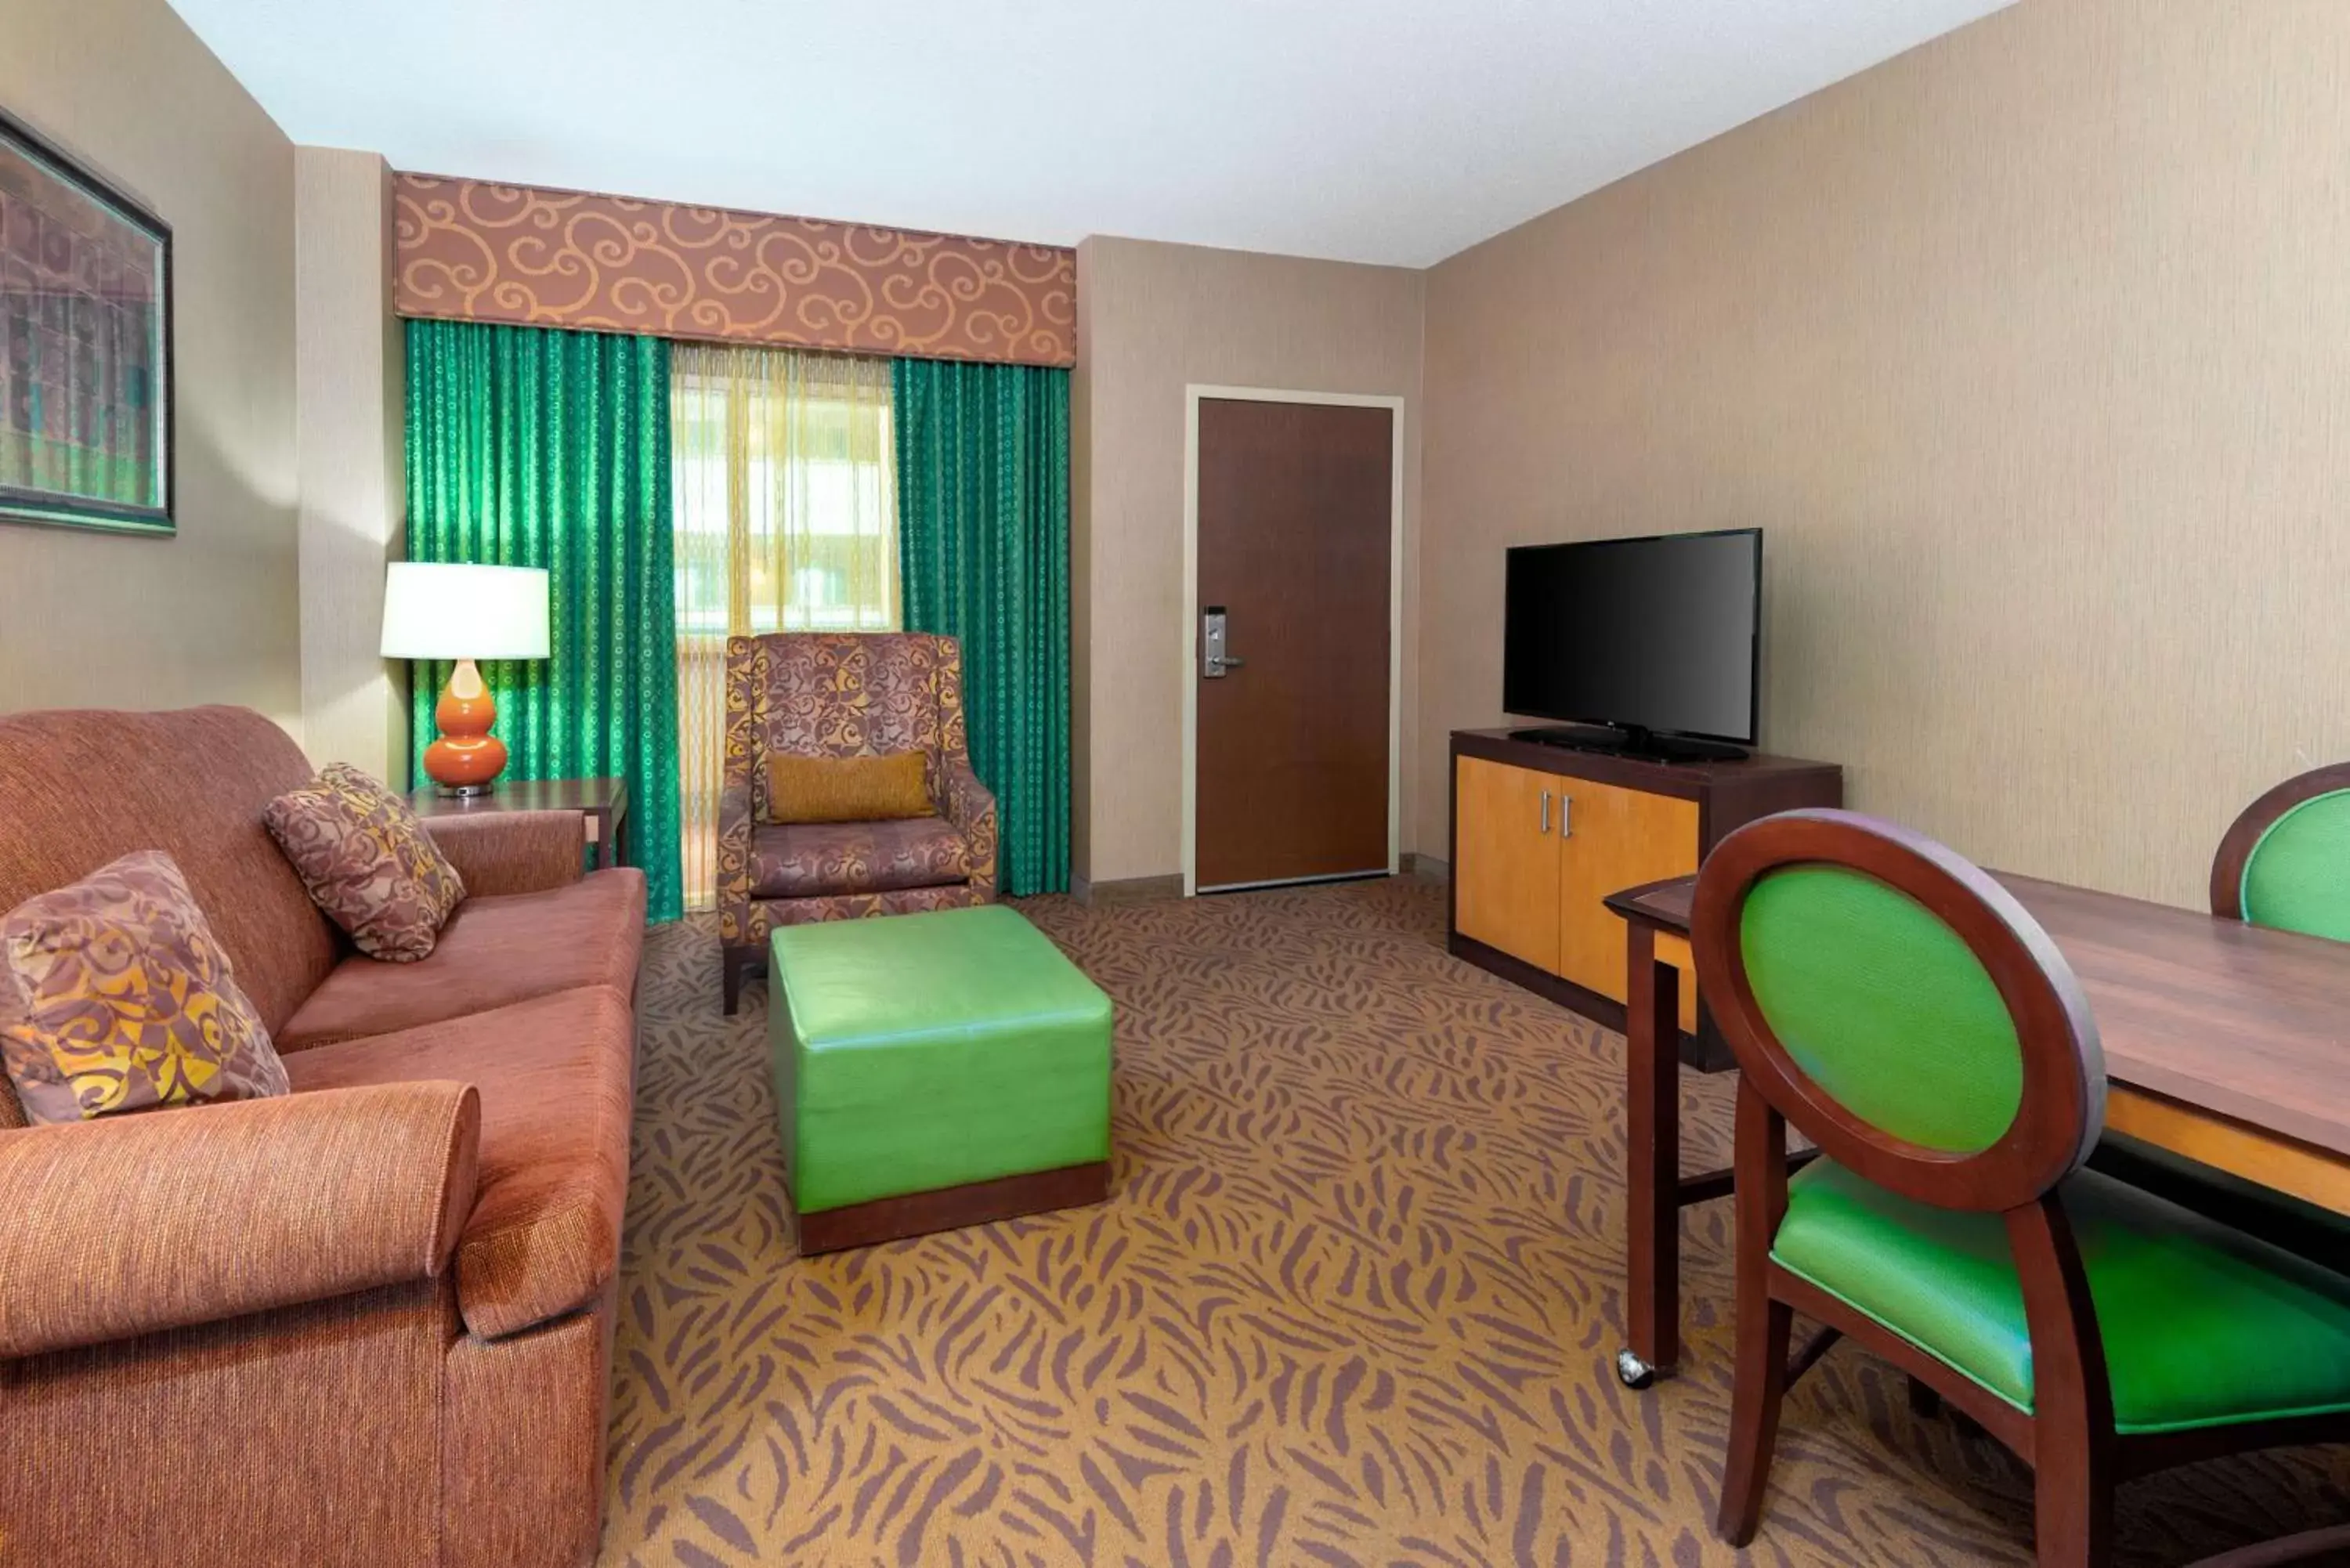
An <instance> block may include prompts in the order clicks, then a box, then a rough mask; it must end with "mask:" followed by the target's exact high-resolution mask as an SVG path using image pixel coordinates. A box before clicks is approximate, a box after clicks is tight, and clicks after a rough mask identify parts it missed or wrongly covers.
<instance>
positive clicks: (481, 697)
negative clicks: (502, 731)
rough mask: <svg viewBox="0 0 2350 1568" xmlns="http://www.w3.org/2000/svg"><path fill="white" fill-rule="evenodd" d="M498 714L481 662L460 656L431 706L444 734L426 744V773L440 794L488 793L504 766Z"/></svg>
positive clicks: (503, 745) (435, 719)
mask: <svg viewBox="0 0 2350 1568" xmlns="http://www.w3.org/2000/svg"><path fill="white" fill-rule="evenodd" d="M497 718H498V705H497V703H496V702H494V701H492V700H491V698H490V689H489V687H488V686H487V685H485V684H484V682H483V680H482V671H481V669H480V667H479V666H477V665H476V664H474V662H473V660H472V659H459V660H458V661H457V668H456V669H455V670H452V671H451V672H450V675H449V684H448V686H447V688H446V689H444V690H443V691H442V693H441V701H439V702H438V703H436V704H435V705H434V707H433V709H432V719H433V722H434V723H435V724H437V725H438V726H439V727H440V731H441V738H440V739H438V740H436V741H434V742H432V744H431V745H429V746H427V747H425V748H424V776H425V777H427V778H429V779H431V780H432V782H433V783H434V784H439V785H440V786H441V793H442V794H460V795H463V794H489V792H490V785H491V784H492V782H493V781H494V780H495V779H496V778H497V776H498V775H499V774H502V773H504V772H505V768H506V743H505V742H504V741H501V740H499V739H498V738H497V737H496V736H495V735H493V734H491V733H490V726H491V725H492V724H494V723H496V722H497Z"/></svg>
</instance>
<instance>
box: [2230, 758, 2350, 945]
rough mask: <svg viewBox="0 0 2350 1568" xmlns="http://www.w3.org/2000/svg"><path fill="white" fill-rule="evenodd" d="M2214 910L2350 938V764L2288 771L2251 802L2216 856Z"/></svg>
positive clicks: (2236, 917) (2266, 923) (2339, 938)
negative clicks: (2290, 775) (2294, 772)
mask: <svg viewBox="0 0 2350 1568" xmlns="http://www.w3.org/2000/svg"><path fill="white" fill-rule="evenodd" d="M2211 912H2212V913H2213V914H2215V915H2218V916H2220V917H2221V918H2222V919H2230V920H2243V921H2247V922H2249V923H2250V924H2252V925H2255V926H2275V927H2278V928H2280V929H2283V930H2288V931H2303V932H2306V933H2307V934H2308V935H2310V936H2314V937H2330V938H2332V939H2333V940H2335V941H2337V942H2350V763H2333V764H2332V765H2330V766H2327V767H2322V768H2314V769H2312V770H2311V771H2310V772H2308V773H2305V774H2300V775H2299V776H2297V777H2294V778H2289V779H2287V780H2285V781H2284V783H2282V784H2279V785H2277V786H2276V788H2274V789H2272V790H2271V791H2269V792H2268V793H2267V794H2264V795H2262V796H2261V798H2260V799H2258V800H2256V801H2254V802H2252V804H2251V805H2249V806H2246V807H2245V808H2244V812H2243V815H2241V816H2239V817H2237V818H2236V820H2235V823H2234V825H2233V826H2230V828H2229V829H2228V832H2227V836H2225V837H2224V838H2222V839H2220V851H2219V853H2218V854H2217V855H2215V856H2213V857H2212V859H2211Z"/></svg>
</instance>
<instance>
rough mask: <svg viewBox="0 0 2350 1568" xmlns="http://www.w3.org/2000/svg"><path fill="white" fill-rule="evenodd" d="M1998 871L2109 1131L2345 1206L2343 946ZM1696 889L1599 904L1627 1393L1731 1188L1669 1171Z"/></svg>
mask: <svg viewBox="0 0 2350 1568" xmlns="http://www.w3.org/2000/svg"><path fill="white" fill-rule="evenodd" d="M1992 875H1993V877H1996V878H1997V880H1998V881H1999V883H2000V884H2001V886H2002V887H2004V888H2006V889H2007V890H2008V891H2009V892H2011V893H2012V894H2013V895H2015V898H2016V900H2017V901H2018V902H2019V903H2021V904H2022V906H2023V907H2024V909H2026V910H2028V911H2030V913H2031V914H2032V916H2033V919H2036V920H2038V921H2039V922H2040V924H2041V926H2042V927H2043V929H2046V931H2047V932H2048V934H2049V936H2050V937H2051V938H2052V939H2053V940H2054V941H2055V943H2056V947H2057V949H2058V950H2059V951H2061V952H2062V953H2063V954H2064V959H2065V961H2066V962H2067V963H2069V964H2071V965H2072V968H2073V972H2074V974H2075V975H2076V976H2078V977H2079V979H2080V981H2081V986H2082V989H2083V990H2084V991H2085V992H2087V994H2088V998H2089V1005H2090V1010H2091V1012H2093V1014H2094V1015H2095V1019H2096V1023H2097V1033H2098V1037H2099V1039H2100V1041H2101V1042H2102V1044H2103V1046H2104V1051H2105V1060H2106V1127H2107V1129H2109V1130H2111V1131H2115V1132H2121V1133H2126V1134H2128V1135H2130V1136H2131V1137H2136V1138H2138V1139H2140V1140H2141V1141H2143V1142H2146V1143H2148V1144H2153V1145H2157V1146H2158V1147H2162V1148H2166V1149H2169V1150H2171V1151H2172V1152H2174V1153H2177V1154H2180V1155H2184V1156H2186V1157H2188V1158H2191V1159H2194V1160H2198V1161H2199V1162H2201V1163H2202V1164H2204V1165H2207V1166H2213V1167H2216V1168H2219V1169H2220V1170H2224V1171H2228V1172H2230V1173H2231V1174H2233V1175H2235V1176H2237V1177H2240V1178H2242V1179H2245V1180H2247V1181H2251V1182H2254V1183H2256V1184H2258V1185H2260V1186H2262V1187H2265V1188H2268V1189H2272V1190H2274V1191H2278V1192H2282V1193H2288V1194H2290V1195H2292V1196H2293V1197H2294V1198H2298V1199H2302V1200H2303V1201H2305V1202H2308V1203H2311V1204H2314V1205H2315V1206H2317V1207H2318V1208H2320V1209H2324V1210H2331V1211H2333V1212H2334V1213H2338V1214H2345V1215H2350V944H2344V943H2341V942H2333V941H2327V940H2324V939H2322V938H2318V937H2307V936H2302V935H2299V934H2297V933H2294V932H2291V931H2280V930H2272V929H2268V928H2266V927H2262V926H2251V925H2246V924H2244V923H2243V922H2241V921H2240V920H2231V919H2220V918H2218V917H2216V916H2212V915H2207V914H2199V913H2197V912H2196V911H2193V910H2189V909H2172V908H2170V907H2168V905H2163V904H2153V903H2148V902H2147V901H2145V900H2144V899H2140V898H2123V897H2121V896H2119V895H2117V894H2113V893H2099V892H2093V891H2091V890H2090V889H2088V888H2074V887H2068V886H2066V885H2064V884H2063V883H2060V882H2044V881H2042V880H2040V879H2039V878H2037V877H2016V876H2010V875H2007V874H2005V873H2001V872H1993V873H1992ZM1696 887H1697V878H1696V877H1675V878H1673V879H1672V880H1670V881H1665V882H1651V883H1648V884H1646V885H1644V886H1641V887H1638V888H1627V889H1625V890H1624V891H1623V892H1620V893H1617V894H1616V895H1614V896H1613V897H1611V898H1608V899H1607V906H1608V908H1610V909H1614V910H1615V911H1616V912H1617V914H1618V915H1621V916H1622V917H1623V918H1624V919H1625V921H1626V926H1627V942H1626V948H1627V955H1628V962H1629V965H1630V972H1629V974H1628V975H1627V982H1628V989H1627V992H1626V997H1627V1004H1626V1008H1625V1014H1626V1023H1625V1038H1626V1042H1627V1045H1626V1051H1625V1060H1626V1080H1627V1082H1626V1112H1627V1131H1628V1134H1629V1145H1630V1159H1629V1169H1628V1172H1627V1187H1628V1189H1629V1190H1628V1195H1627V1205H1626V1208H1627V1221H1628V1223H1627V1237H1626V1244H1625V1261H1626V1269H1627V1293H1626V1301H1625V1317H1626V1324H1625V1328H1626V1336H1627V1341H1628V1343H1627V1345H1626V1346H1625V1347H1624V1349H1623V1350H1622V1351H1621V1352H1620V1353H1619V1354H1618V1356H1617V1376H1620V1377H1621V1378H1622V1379H1623V1380H1624V1381H1625V1382H1626V1383H1627V1384H1629V1385H1630V1386H1634V1387H1636V1388H1637V1387H1645V1386H1648V1382H1649V1381H1650V1379H1652V1378H1653V1377H1654V1376H1656V1375H1658V1374H1659V1373H1660V1372H1664V1371H1668V1370H1669V1369H1670V1368H1671V1367H1672V1366H1673V1364H1674V1363H1675V1362H1676V1361H1677V1360H1678V1359H1679V1355H1680V1285H1679V1273H1680V1228H1679V1211H1680V1210H1681V1209H1683V1208H1684V1207H1686V1206H1688V1205H1690V1204H1691V1203H1700V1202H1704V1201H1707V1200H1709V1199H1714V1198H1719V1197H1722V1196H1724V1195H1726V1194H1727V1193H1728V1192H1729V1191H1730V1190H1731V1179H1730V1173H1729V1172H1728V1171H1708V1172H1704V1173H1701V1174H1696V1175H1691V1176H1683V1175H1682V1174H1681V1170H1680V1108H1679V1064H1680V1057H1681V1054H1682V1052H1681V1049H1680V1046H1681V1043H1682V1036H1681V1033H1680V1014H1679V997H1680V973H1681V971H1682V970H1683V969H1684V968H1686V967H1688V966H1690V963H1691V956H1690V945H1689V934H1690V900H1691V897H1692V895H1693V893H1694V891H1695V889H1696ZM1704 1026H1705V1025H1704V1024H1703V1023H1700V1027H1704Z"/></svg>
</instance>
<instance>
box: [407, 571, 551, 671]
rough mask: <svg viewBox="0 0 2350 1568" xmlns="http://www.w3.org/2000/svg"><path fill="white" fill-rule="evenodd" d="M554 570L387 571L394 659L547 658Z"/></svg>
mask: <svg viewBox="0 0 2350 1568" xmlns="http://www.w3.org/2000/svg"><path fill="white" fill-rule="evenodd" d="M546 654H547V636H546V568H544V567H541V566H461V565H456V564H453V563H450V564H443V563H440V562H431V561H394V562H393V563H391V566H390V568H389V569H388V570H387V571H386V573H385V574H384V582H383V656H384V657H385V658H386V659H545V658H546Z"/></svg>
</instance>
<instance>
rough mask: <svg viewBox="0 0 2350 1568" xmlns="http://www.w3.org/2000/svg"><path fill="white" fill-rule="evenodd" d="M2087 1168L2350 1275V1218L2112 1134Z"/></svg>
mask: <svg viewBox="0 0 2350 1568" xmlns="http://www.w3.org/2000/svg"><path fill="white" fill-rule="evenodd" d="M2089 1164H2090V1165H2091V1166H2092V1167H2093V1168H2095V1169H2097V1170H2100V1171H2103V1172H2104V1173H2105V1174H2106V1175H2107V1176H2110V1177H2112V1178H2114V1179H2116V1181H2126V1182H2128V1183H2129V1184H2130V1185H2131V1186H2132V1187H2137V1188H2141V1189H2145V1190H2146V1191H2147V1192H2151V1193H2153V1194H2155V1196H2157V1197H2158V1198H2167V1199H2170V1201H2171V1202H2173V1203H2176V1204H2178V1205H2179V1206H2180V1207H2181V1208H2184V1209H2192V1210H2195V1212H2196V1213H2198V1214H2200V1215H2202V1216H2203V1217H2204V1218H2205V1219H2207V1220H2218V1221H2219V1222H2220V1224H2222V1225H2225V1226H2227V1227H2228V1228H2229V1229H2230V1230H2232V1231H2244V1232H2245V1233H2246V1234H2248V1235H2252V1236H2258V1237H2259V1238H2260V1239H2261V1240H2262V1241H2270V1242H2273V1243H2274V1244H2276V1245H2277V1246H2280V1247H2282V1248H2283V1249H2284V1250H2285V1251H2288V1252H2297V1253H2299V1254H2300V1255H2301V1256H2303V1257H2304V1258H2307V1259H2308V1260H2310V1261H2311V1262H2315V1263H2323V1264H2324V1265H2325V1266H2326V1267H2328V1268H2331V1269H2335V1270H2339V1271H2341V1272H2345V1273H2350V1214H2336V1213H2334V1212H2333V1211H2332V1210H2325V1209H2320V1208H2319V1207H2317V1205H2315V1204H2314V1203H2304V1202H2303V1201H2302V1200H2301V1199H2298V1198H2295V1197H2293V1196H2292V1195H2291V1194H2290V1193H2284V1192H2279V1191H2278V1190H2277V1189H2274V1188H2272V1187H2262V1185H2261V1184H2260V1183H2259V1182H2257V1181H2247V1180H2245V1179H2243V1178H2242V1177H2241V1176H2230V1174H2229V1173H2228V1172H2226V1171H2224V1170H2217V1169H2214V1168H2211V1167H2210V1166H2208V1165H2205V1164H2203V1163H2202V1162H2201V1161H2199V1160H2193V1159H2189V1158H2187V1157H2186V1156H2185V1155H2183V1154H2174V1153H2172V1152H2171V1151H2170V1150H2169V1149H2167V1148H2164V1147H2161V1146H2159V1145H2158V1144H2150V1143H2146V1142H2144V1141H2142V1140H2140V1139H2137V1138H2134V1137H2127V1136H2126V1135H2124V1134H2121V1133H2116V1132H2108V1133H2106V1136H2105V1137H2104V1139H2103V1140H2102V1141H2101V1142H2099V1143H2098V1145H2097V1148H2096V1152H2095V1154H2092V1155H2091V1156H2090V1157H2089Z"/></svg>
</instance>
